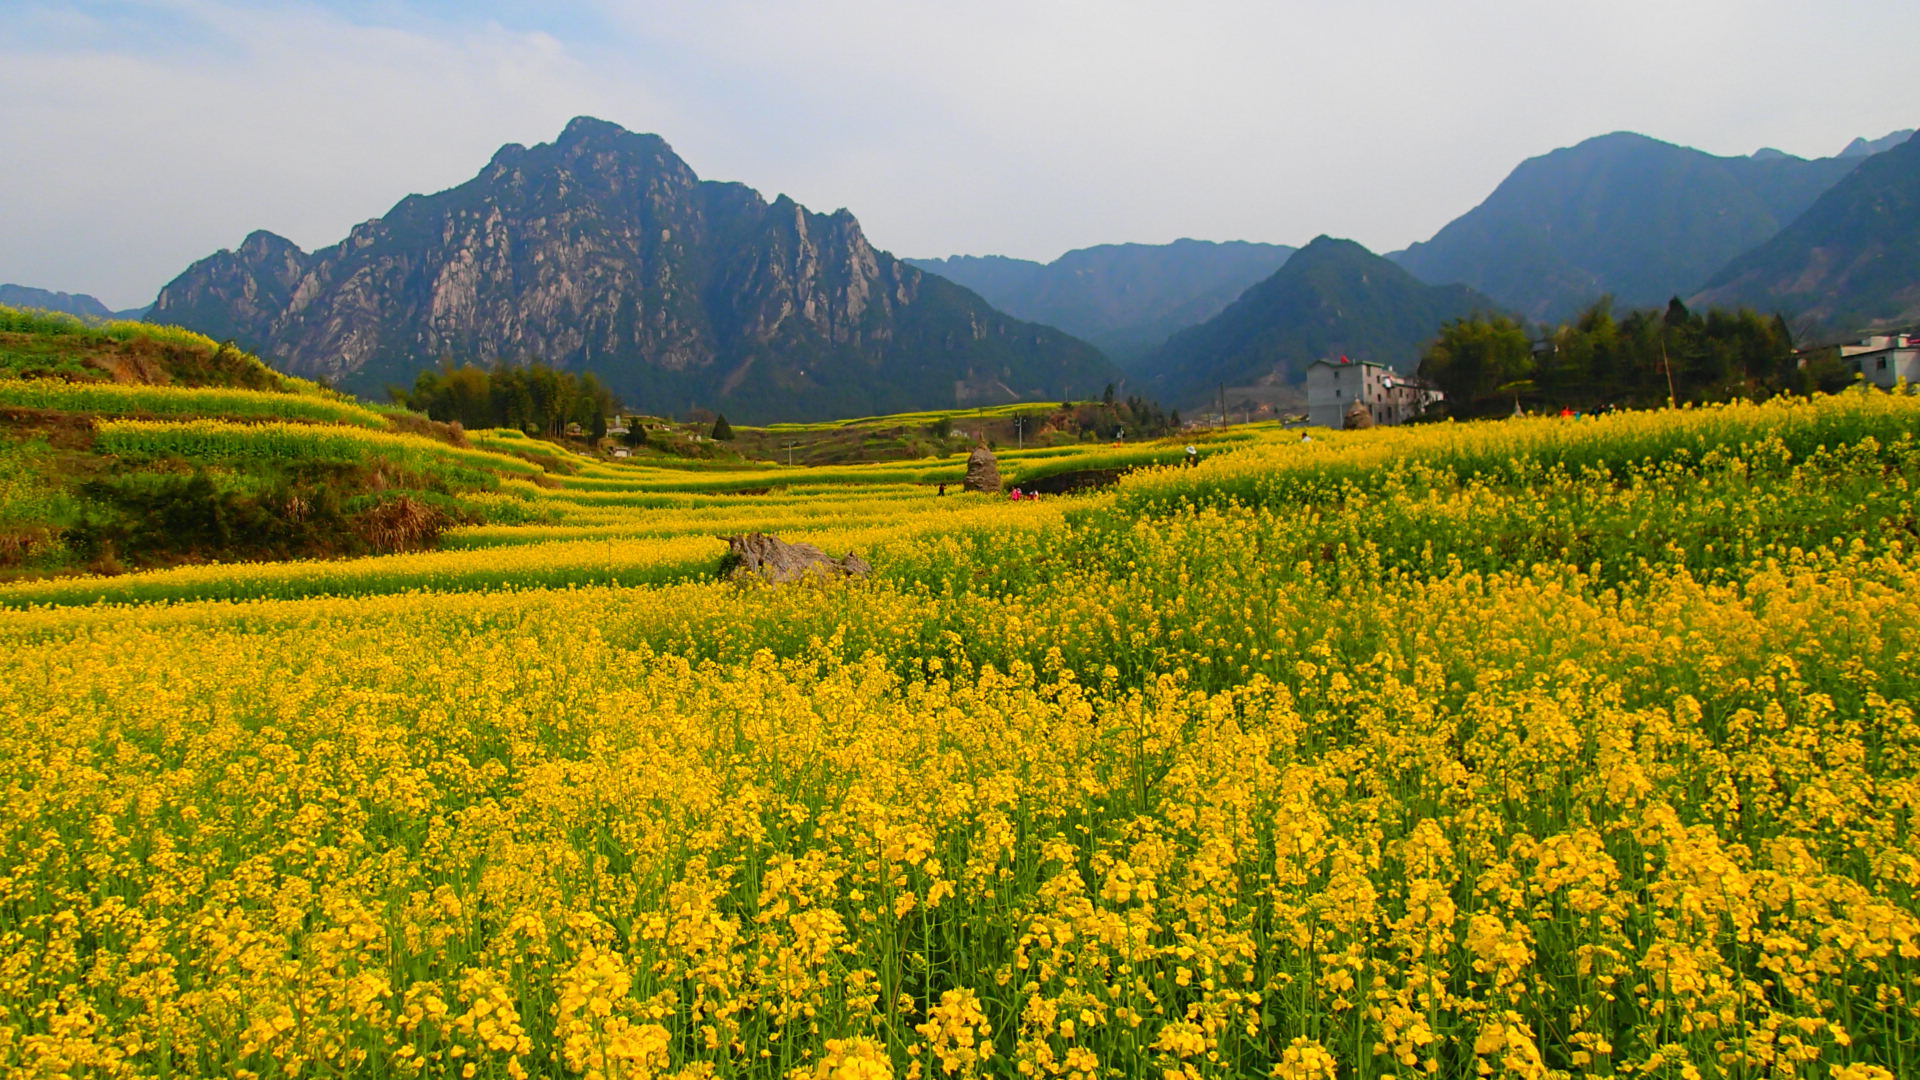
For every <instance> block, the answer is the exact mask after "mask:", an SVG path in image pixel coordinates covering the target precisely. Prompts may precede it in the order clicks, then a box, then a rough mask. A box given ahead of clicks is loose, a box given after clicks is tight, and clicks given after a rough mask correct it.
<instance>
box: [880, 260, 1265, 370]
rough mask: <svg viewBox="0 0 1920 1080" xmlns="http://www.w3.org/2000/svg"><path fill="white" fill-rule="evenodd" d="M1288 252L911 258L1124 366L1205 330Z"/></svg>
mask: <svg viewBox="0 0 1920 1080" xmlns="http://www.w3.org/2000/svg"><path fill="white" fill-rule="evenodd" d="M1293 252H1294V249H1293V248H1291V247H1288V246H1286V245H1284V244H1257V243H1251V242H1248V241H1244V240H1233V241H1227V242H1225V243H1215V242H1212V241H1207V240H1175V241H1174V242H1172V243H1170V244H1100V245H1098V246H1095V247H1087V248H1079V249H1076V250H1074V251H1069V252H1067V253H1066V254H1065V255H1062V256H1060V257H1059V258H1058V259H1055V260H1054V261H1052V262H1050V263H1040V262H1034V261H1031V260H1028V259H1010V258H1007V257H1005V256H1002V255H984V256H981V255H954V256H950V257H947V258H943V259H908V260H906V261H907V262H909V263H911V264H912V265H914V266H917V267H919V268H920V269H922V270H925V271H927V272H929V273H934V274H939V275H941V276H942V277H945V278H948V279H950V280H952V281H955V282H958V283H959V284H961V285H964V286H966V287H967V288H969V289H972V290H973V291H974V292H977V293H979V294H980V295H981V296H983V297H985V298H986V299H987V302H988V303H991V304H992V305H993V306H994V307H997V308H999V309H1000V310H1002V311H1004V312H1006V313H1008V314H1009V315H1012V316H1014V317H1015V318H1020V319H1026V320H1029V321H1031V322H1037V323H1044V324H1045V325H1048V326H1056V327H1059V328H1060V329H1062V330H1065V331H1066V332H1067V333H1069V334H1072V335H1074V336H1075V337H1078V338H1081V339H1083V340H1085V341H1089V342H1091V343H1093V344H1094V345H1097V346H1099V347H1100V348H1101V349H1102V350H1104V351H1105V352H1106V353H1107V355H1108V356H1109V357H1111V358H1112V359H1113V360H1115V361H1116V362H1118V363H1120V364H1121V365H1123V366H1125V365H1127V364H1129V363H1131V362H1133V361H1136V360H1138V359H1140V358H1141V357H1143V356H1145V355H1146V354H1147V353H1149V352H1151V351H1152V350H1153V349H1154V348H1156V347H1158V346H1159V345H1160V344H1161V343H1162V342H1164V341H1166V340H1167V338H1168V337H1169V336H1171V335H1172V334H1173V333H1174V332H1176V331H1178V330H1183V329H1185V328H1186V327H1189V326H1193V325H1196V324H1198V323H1202V322H1205V321H1206V320H1208V319H1210V318H1212V317H1213V316H1215V315H1217V314H1219V313H1220V311H1221V310H1222V309H1224V308H1225V307H1226V306H1227V305H1228V304H1230V303H1232V302H1233V301H1234V300H1235V299H1236V298H1237V297H1238V296H1239V295H1240V294H1241V293H1242V292H1245V291H1246V289H1247V287H1248V286H1250V285H1252V284H1253V283H1254V282H1256V281H1259V280H1261V279H1262V278H1265V277H1266V276H1268V275H1269V274H1271V273H1273V272H1274V271H1275V270H1277V269H1279V267H1280V266H1281V265H1282V264H1283V263H1285V262H1286V261H1287V258H1288V257H1289V256H1291V255H1292V254H1293Z"/></svg>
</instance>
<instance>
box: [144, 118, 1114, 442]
mask: <svg viewBox="0 0 1920 1080" xmlns="http://www.w3.org/2000/svg"><path fill="white" fill-rule="evenodd" d="M148 317H149V318H150V319H152V320H154V321H159V322H176V323H179V324H181V325H183V326H187V327H190V328H192V329H195V330H199V331H201V332H203V333H206V334H208V335H210V336H213V337H216V338H232V339H233V340H235V341H236V342H238V343H240V344H241V345H243V346H245V347H247V348H250V349H253V350H255V351H258V352H260V353H261V354H262V355H263V356H267V357H270V358H271V359H272V360H273V361H274V362H275V363H277V364H278V365H280V366H281V367H283V368H284V369H285V370H287V371H289V372H291V373H294V374H300V375H306V376H311V377H324V378H328V379H332V380H335V381H337V382H339V383H340V384H342V385H344V386H346V387H348V388H352V389H357V390H360V391H362V392H368V391H377V390H378V389H379V388H381V387H382V386H383V385H385V384H388V383H393V382H402V383H410V382H411V381H412V379H413V377H414V374H415V373H416V372H417V371H419V370H420V369H421V368H423V367H425V366H428V365H432V364H434V363H436V362H437V361H439V360H440V359H442V358H451V359H453V360H456V361H475V362H480V363H487V362H490V361H493V360H496V359H499V360H507V361H520V360H528V359H541V360H545V361H548V362H550V363H553V364H555V365H556V366H559V367H562V368H566V369H573V370H588V371H593V372H595V373H597V374H598V375H599V376H600V377H601V378H602V380H603V381H605V382H606V383H607V384H608V385H609V386H610V387H611V388H612V389H613V390H614V391H615V392H616V393H618V394H620V395H621V396H622V397H623V398H624V399H625V400H626V402H627V404H628V405H629V406H630V407H633V408H636V409H644V410H649V411H656V412H663V413H665V412H678V411H680V410H683V409H685V408H687V407H689V406H692V405H703V406H709V407H713V408H718V409H721V410H723V411H725V412H726V413H727V414H728V415H729V416H731V417H733V418H735V419H745V420H768V419H808V418H821V417H829V416H844V415H861V414H871V413H881V412H889V411H896V410H909V409H918V408H927V407H938V406H946V407H953V406H960V405H969V404H975V403H984V402H1000V401H1008V400H1019V399H1032V398H1043V397H1044V398H1053V399H1058V398H1060V397H1063V396H1070V395H1080V396H1089V395H1092V394H1095V393H1098V392H1099V390H1100V388H1101V387H1102V386H1103V385H1104V384H1105V382H1106V381H1108V380H1109V379H1110V378H1112V377H1113V374H1114V371H1113V368H1112V367H1111V365H1109V364H1108V363H1107V362H1106V360H1105V359H1104V358H1103V357H1102V356H1101V355H1100V354H1099V353H1098V352H1097V351H1096V350H1095V349H1093V348H1092V347H1091V346H1089V345H1087V344H1085V343H1084V342H1081V341H1078V340H1076V339H1074V338H1071V337H1069V336H1068V335H1066V334H1063V333H1061V332H1059V331H1058V330H1054V329H1052V328H1049V327H1044V326H1035V325H1030V324H1027V323H1023V322H1020V321H1017V320H1015V319H1012V318H1009V317H1007V316H1006V315H1004V314H1002V313H1000V312H998V311H996V310H994V309H993V308H992V307H991V306H989V305H988V304H987V303H986V302H985V301H984V300H982V299H981V298H980V297H978V296H976V295H974V294H973V293H971V292H969V291H967V290H966V289H964V288H961V287H960V286H958V285H955V284H953V283H952V282H949V281H947V280H946V279H944V278H940V277H936V276H931V275H927V274H923V273H922V272H921V271H919V270H918V269H916V268H914V267H912V266H909V265H906V264H905V263H903V262H901V261H900V260H897V259H895V258H894V257H893V256H891V255H889V254H887V253H886V252H884V251H880V250H877V249H875V248H874V247H873V246H872V245H871V244H870V243H868V241H867V239H866V237H865V235H864V234H863V233H862V232H861V229H860V225H859V223H858V222H857V221H855V220H854V217H853V215H852V214H850V213H848V212H847V211H845V210H840V211H837V212H835V213H833V214H817V213H813V212H812V211H809V210H808V209H807V208H805V207H803V206H801V205H799V204H797V203H795V202H794V201H793V200H791V199H789V198H787V197H786V196H784V195H783V196H780V197H779V198H776V199H775V200H773V201H772V202H770V203H769V202H767V201H766V200H764V199H762V198H761V197H760V195H759V194H758V193H757V192H755V191H754V190H752V189H751V188H748V187H746V186H745V185H742V184H736V183H719V182H715V181H708V180H701V179H700V178H699V177H697V176H696V175H695V174H694V172H693V170H692V169H690V168H688V166H687V165H686V163H685V162H683V161H681V160H680V158H679V157H677V156H676V155H675V154H674V153H673V151H672V149H671V148H670V147H669V146H668V145H667V143H666V142H665V140H663V139H661V138H659V137H658V136H655V135H642V134H635V133H632V132H629V131H626V130H625V129H623V128H620V127H618V126H617V125H614V124H610V123H606V122H604V121H600V120H594V119H591V118H588V117H581V118H577V119H575V120H574V121H573V122H571V123H570V124H568V125H567V128H566V130H565V131H564V132H562V133H561V135H560V137H559V139H558V140H556V141H555V142H553V143H543V144H540V145H537V146H534V147H531V148H529V147H523V146H520V145H518V144H510V145H508V146H505V147H502V148H501V149H500V150H499V152H497V153H496V154H495V155H494V157H493V160H492V161H491V162H490V163H489V164H488V165H487V167H486V168H485V169H484V170H482V171H481V172H480V174H479V175H478V176H476V177H475V178H474V179H472V180H470V181H468V182H467V183H465V184H462V185H460V186H459V187H456V188H452V189H450V190H447V191H443V192H440V193H438V194H435V195H426V196H422V195H410V196H408V197H407V198H405V199H403V200H401V201H400V203H399V204H397V205H396V206H395V207H394V208H393V209H392V210H391V211H389V212H388V213H387V215H386V216H385V217H382V218H379V219H376V220H373V221H369V222H366V223H364V224H362V225H359V226H356V227H355V228H354V229H353V230H352V232H351V234H350V235H348V237H347V238H346V239H345V240H343V241H341V242H340V243H339V244H336V245H334V246H332V247H328V248H322V249H320V250H318V251H315V252H312V253H307V252H304V251H302V250H301V249H300V248H299V247H297V246H296V245H294V244H292V243H291V242H289V241H287V240H285V239H283V238H281V237H278V236H275V235H273V234H271V233H265V232H256V233H254V234H252V235H251V236H249V237H247V239H246V242H245V243H243V244H241V245H240V247H239V248H237V249H235V250H233V251H222V252H219V253H217V254H215V255H212V256H209V257H208V258H206V259H202V260H201V261H199V262H197V263H195V264H194V265H193V266H192V267H190V268H188V270H187V271H186V272H184V273H182V274H181V275H180V276H179V277H177V278H175V279H174V280H173V281H172V282H170V283H168V284H167V286H166V287H165V288H163V289H162V290H161V293H160V297H159V300H158V301H157V303H156V305H155V307H154V309H153V311H152V312H151V313H150V315H149V316H148Z"/></svg>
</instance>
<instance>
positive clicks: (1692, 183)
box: [1392, 131, 1863, 321]
mask: <svg viewBox="0 0 1920 1080" xmlns="http://www.w3.org/2000/svg"><path fill="white" fill-rule="evenodd" d="M1861 160H1863V159H1862V158H1861V157H1859V156H1858V155H1857V154H1856V155H1854V156H1843V157H1832V158H1820V159H1818V160H1814V161H1808V160H1805V159H1803V158H1797V157H1793V156H1791V155H1787V154H1781V153H1779V152H1777V151H1774V152H1762V154H1760V155H1756V156H1750V157H1716V156H1714V155H1712V154H1708V153H1704V152H1702V151H1699V150H1694V149H1691V148H1688V147H1684V146H1675V145H1673V144H1672V143H1665V142H1661V141H1659V140H1658V139H1650V138H1647V137H1646V136H1644V135H1636V134H1633V133H1631V132H1624V131H1623V132H1615V133H1613V134H1611V135H1602V136H1599V137H1598V138H1593V139H1588V140H1586V141H1585V142H1582V143H1580V144H1578V145H1576V146H1572V147H1567V148H1564V149H1560V150H1555V151H1553V152H1552V153H1549V154H1544V155H1542V156H1540V157H1536V158H1532V159H1529V160H1528V161H1526V162H1524V163H1522V164H1521V165H1520V166H1519V167H1517V168H1515V169H1514V170H1513V172H1512V173H1511V174H1509V175H1508V176H1507V178H1506V179H1505V180H1504V181H1502V182H1501V183H1500V186H1499V187H1497V188H1495V189H1494V191H1493V193H1492V194H1491V195H1489V196H1487V198H1486V200H1485V201H1484V202H1482V203H1481V204H1480V205H1479V206H1477V207H1475V208H1473V209H1472V210H1470V211H1468V212H1467V213H1465V214H1463V215H1461V216H1460V217H1458V218H1456V219H1455V220H1453V221H1452V222H1450V223H1449V224H1447V225H1446V226H1445V227H1444V228H1442V229H1441V230H1440V231H1439V232H1438V233H1436V234H1434V236H1433V238H1432V239H1431V240H1427V241H1425V242H1423V243H1417V244H1414V245H1412V246H1411V247H1408V248H1407V249H1406V250H1405V251H1402V252H1399V253H1397V254H1396V255H1394V256H1392V258H1393V259H1394V260H1395V261H1396V262H1398V263H1399V264H1400V265H1401V266H1404V267H1406V268H1407V269H1408V270H1410V271H1412V272H1413V274H1414V276H1416V277H1418V278H1420V279H1421V280H1422V281H1429V282H1433V283H1434V284H1449V283H1455V282H1458V283H1460V284H1465V285H1470V286H1472V287H1473V288H1476V289H1479V290H1480V291H1482V292H1484V293H1486V294H1487V295H1489V296H1491V297H1493V298H1494V299H1496V300H1498V301H1500V302H1501V303H1502V304H1505V305H1507V306H1508V307H1509V308H1511V309H1513V310H1515V311H1517V312H1519V313H1520V314H1522V315H1525V316H1526V317H1528V318H1530V319H1534V320H1537V321H1549V320H1557V319H1564V318H1567V317H1569V316H1571V315H1572V314H1573V313H1574V312H1576V311H1577V310H1579V309H1580V308H1582V307H1584V306H1586V305H1587V304H1589V303H1591V302H1592V301H1593V300H1595V299H1598V298H1599V297H1600V296H1603V295H1611V296H1613V298H1614V300H1615V301H1616V302H1617V303H1618V304H1619V305H1621V306H1623V307H1649V306H1653V305H1657V304H1664V303H1666V302H1667V300H1668V299H1669V298H1671V297H1672V296H1674V295H1676V294H1678V295H1685V294H1687V293H1689V292H1692V291H1693V290H1695V289H1697V288H1699V287H1700V285H1701V284H1702V283H1704V282H1705V281H1707V279H1708V278H1710V277H1711V276H1713V274H1714V273H1715V272H1716V271H1718V270H1719V269H1720V268H1721V267H1722V266H1725V265H1726V264H1727V262H1728V261H1729V260H1731V259H1733V258H1734V257H1735V256H1737V255H1739V254H1741V253H1742V252H1745V251H1747V250H1749V249H1751V248H1754V247H1756V246H1758V245H1760V244H1762V243H1765V242H1766V241H1767V240H1768V239H1769V238H1771V237H1772V236H1773V235H1774V234H1776V233H1778V232H1779V231H1780V230H1781V229H1782V228H1784V227H1786V225H1787V224H1788V223H1790V222H1792V221H1793V220H1794V219H1795V218H1797V217H1798V216H1799V215H1800V214H1801V212H1802V211H1804V210H1806V209H1807V207H1808V206H1810V205H1812V203H1813V201H1814V200H1815V199H1816V198H1818V197H1819V196H1820V194H1821V193H1822V192H1824V191H1825V190H1827V189H1828V188H1829V187H1832V186H1833V185H1834V184H1835V183H1836V182H1838V181H1839V179H1840V178H1841V177H1843V176H1845V175H1846V174H1847V173H1849V172H1851V171H1852V170H1853V169H1854V168H1855V167H1857V166H1858V165H1859V164H1860V162H1861Z"/></svg>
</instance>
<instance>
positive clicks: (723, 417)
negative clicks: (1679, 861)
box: [713, 413, 733, 442]
mask: <svg viewBox="0 0 1920 1080" xmlns="http://www.w3.org/2000/svg"><path fill="white" fill-rule="evenodd" d="M713 439H714V441H715V442H729V441H731V440H732V439H733V425H732V424H729V423H727V414H726V413H721V414H720V415H719V416H716V417H714V418H713Z"/></svg>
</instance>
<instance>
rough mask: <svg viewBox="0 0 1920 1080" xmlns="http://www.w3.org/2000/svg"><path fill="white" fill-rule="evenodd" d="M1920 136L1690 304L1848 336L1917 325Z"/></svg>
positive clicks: (1829, 195)
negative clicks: (1779, 316)
mask: <svg viewBox="0 0 1920 1080" xmlns="http://www.w3.org/2000/svg"><path fill="white" fill-rule="evenodd" d="M1916 252H1920V136H1909V137H1908V138H1907V140H1906V141H1905V142H1903V143H1900V144H1899V145H1897V146H1895V147H1893V148H1892V149H1890V150H1887V151H1885V152H1883V153H1880V154H1876V155H1874V156H1873V157H1870V158H1868V159H1867V160H1866V161H1864V162H1862V163H1861V165H1860V167H1859V168H1858V169H1856V170H1854V172H1853V173H1852V174H1851V175H1849V176H1848V177H1847V178H1846V179H1844V180H1842V181H1840V182H1839V183H1838V184H1835V185H1834V186H1833V188H1832V189H1831V190H1830V191H1828V192H1826V193H1825V194H1823V195H1821V196H1820V198H1819V199H1818V200H1816V201H1815V202H1814V204H1813V205H1812V206H1810V207H1808V208H1807V211H1806V213H1804V214H1802V215H1800V217H1799V218H1797V219H1796V220H1795V221H1794V222H1793V223H1792V224H1791V225H1789V226H1787V227H1786V228H1785V229H1783V230H1781V232H1780V233H1779V234H1778V235H1776V236H1774V237H1773V238H1771V239H1769V240H1768V241H1767V242H1766V243H1764V244H1761V245H1759V246H1758V247H1756V248H1754V249H1753V250H1751V251H1748V252H1746V253H1744V254H1742V255H1740V256H1739V257H1737V258H1735V259H1733V260H1732V261H1730V262H1729V263H1728V264H1727V265H1726V266H1725V267H1723V268H1722V269H1721V270H1720V272H1719V273H1716V274H1714V275H1713V277H1712V278H1710V279H1708V281H1707V283H1706V286H1705V287H1704V288H1703V289H1701V291H1700V292H1699V294H1698V295H1697V296H1695V297H1694V298H1693V300H1692V301H1690V302H1691V303H1692V304H1694V305H1695V306H1696V307H1697V306H1700V305H1703V304H1717V305H1721V306H1733V305H1736V304H1745V305H1750V306H1752V307H1756V308H1759V309H1761V310H1763V311H1779V312H1782V313H1784V314H1786V315H1787V316H1788V317H1789V318H1790V319H1791V321H1792V322H1793V323H1794V324H1795V326H1796V328H1797V329H1798V330H1800V331H1801V332H1802V333H1813V334H1818V335H1823V336H1828V337H1848V336H1852V335H1854V334H1857V333H1859V332H1861V331H1864V330H1867V329H1870V328H1875V327H1883V326H1906V325H1913V324H1915V323H1920V256H1916Z"/></svg>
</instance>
